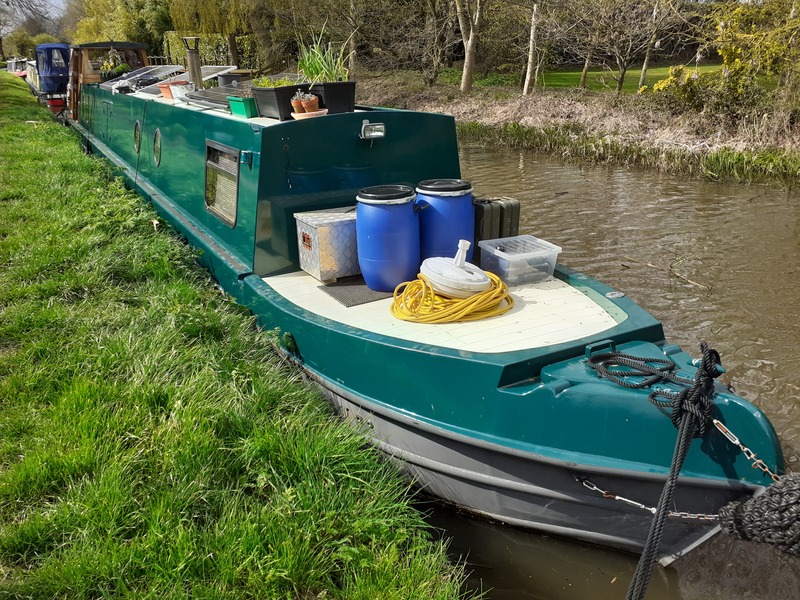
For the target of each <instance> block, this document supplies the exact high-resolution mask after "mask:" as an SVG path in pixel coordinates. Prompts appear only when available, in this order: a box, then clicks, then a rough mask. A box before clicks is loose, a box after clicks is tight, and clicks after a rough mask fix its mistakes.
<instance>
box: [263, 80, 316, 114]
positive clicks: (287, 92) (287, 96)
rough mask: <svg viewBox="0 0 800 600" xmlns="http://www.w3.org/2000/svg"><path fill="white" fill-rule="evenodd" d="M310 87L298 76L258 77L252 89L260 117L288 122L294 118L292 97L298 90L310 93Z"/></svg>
mask: <svg viewBox="0 0 800 600" xmlns="http://www.w3.org/2000/svg"><path fill="white" fill-rule="evenodd" d="M309 86H310V84H308V83H304V82H303V81H302V79H301V78H300V77H298V76H297V75H288V74H281V75H270V76H262V77H256V78H255V79H253V82H252V86H251V89H252V91H253V98H254V99H255V101H256V106H257V107H258V114H259V116H262V117H270V118H273V119H280V120H281V121H288V120H289V119H291V118H292V102H291V100H292V95H293V94H294V93H295V90H297V89H300V90H302V91H304V92H308V88H309Z"/></svg>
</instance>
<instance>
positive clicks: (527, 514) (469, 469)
mask: <svg viewBox="0 0 800 600" xmlns="http://www.w3.org/2000/svg"><path fill="white" fill-rule="evenodd" d="M306 372H307V373H308V374H309V376H310V377H311V379H312V380H314V381H315V382H316V383H317V384H319V385H320V387H321V388H322V389H323V391H324V393H325V394H326V396H327V397H328V398H329V399H330V400H331V402H332V403H333V405H334V406H335V407H336V409H337V410H338V412H339V413H340V414H341V415H342V416H343V417H344V418H345V419H346V420H348V421H349V422H351V423H352V424H353V425H354V426H355V427H357V428H358V429H360V430H361V431H362V432H363V433H365V435H367V436H368V437H369V438H370V440H371V442H372V444H373V445H374V446H375V447H376V448H378V449H379V450H380V451H381V452H383V453H384V454H385V455H386V456H387V457H389V458H390V459H392V460H395V461H396V462H397V465H398V467H399V468H400V469H401V471H403V472H404V473H405V474H406V475H407V476H409V477H410V478H411V479H412V480H413V481H414V483H415V484H416V486H418V487H419V488H420V489H422V490H423V491H424V492H425V493H427V494H429V495H431V496H434V497H436V498H440V499H444V500H445V501H447V502H450V503H453V504H455V505H457V506H458V507H460V508H462V509H464V510H467V511H468V512H471V513H474V514H477V515H480V516H482V517H485V518H489V519H492V520H496V521H500V522H503V523H506V524H509V525H513V526H516V527H521V528H524V529H530V530H534V531H538V532H542V533H548V534H555V535H560V536H565V537H569V538H573V539H577V540H582V541H586V542H590V543H595V544H598V545H602V546H608V547H613V548H618V549H621V550H626V551H630V552H636V553H638V552H640V551H641V550H642V548H643V547H644V545H645V542H646V540H647V536H648V532H649V529H650V525H651V521H652V518H653V514H652V512H651V511H650V510H647V509H646V508H644V507H645V506H646V507H654V506H656V505H657V504H658V499H659V496H660V494H661V491H662V489H663V487H664V483H665V479H666V478H665V476H663V475H656V474H648V473H642V472H633V471H627V470H624V469H612V468H598V467H595V466H592V465H585V464H579V463H575V462H567V461H558V460H553V459H550V458H547V457H544V456H541V455H536V454H532V453H526V452H521V451H516V452H515V451H513V450H510V449H509V448H506V447H503V446H499V445H496V444H491V443H487V442H482V441H480V440H476V439H474V438H470V437H468V436H463V435H458V434H454V433H452V432H450V431H447V430H445V429H440V428H437V427H433V426H430V425H427V424H425V423H423V422H421V421H419V420H416V419H413V418H410V417H407V416H405V415H403V414H402V413H400V412H392V411H387V410H385V409H383V408H382V407H381V406H379V405H377V404H375V403H372V402H370V401H368V400H365V399H363V398H358V397H356V396H354V395H353V394H352V393H349V392H348V391H346V390H343V389H342V388H341V387H339V386H337V385H336V384H334V383H333V382H331V381H330V380H327V379H326V378H323V377H320V376H319V375H318V374H315V373H313V372H310V371H308V370H306ZM584 481H586V482H589V483H590V484H594V486H596V487H597V488H600V489H602V490H606V491H611V492H612V493H613V494H614V495H616V496H619V497H622V498H625V499H628V500H631V501H634V502H637V503H639V504H641V505H643V506H635V505H633V504H630V503H627V502H625V501H623V500H618V499H612V498H606V497H604V496H603V495H602V494H601V493H600V492H598V491H593V490H592V489H590V488H589V487H587V486H586V485H584V483H583V482H584ZM762 489H763V488H761V487H760V486H754V485H749V484H743V483H739V482H733V481H718V480H703V479H697V478H686V477H681V478H679V480H678V485H677V487H676V489H675V495H674V504H673V506H674V509H675V510H676V511H680V512H684V513H687V514H691V515H693V518H678V517H675V518H670V519H668V520H667V524H666V527H665V529H664V534H663V538H662V544H661V547H660V551H659V560H660V561H661V563H662V564H664V565H666V564H669V563H670V562H672V561H673V560H675V559H676V558H678V557H680V556H682V555H683V554H685V553H686V552H688V551H689V550H691V549H692V548H694V547H695V546H696V545H698V544H699V543H702V542H703V541H705V540H706V539H707V538H708V537H710V536H712V535H714V534H715V533H717V531H718V527H717V525H716V521H715V520H713V519H709V518H707V517H708V516H712V517H713V515H715V514H716V513H717V512H718V510H719V508H720V507H721V506H723V505H725V504H727V503H728V502H732V501H735V500H739V499H742V498H746V497H750V496H752V495H753V494H754V493H759V492H760V491H761V490H762Z"/></svg>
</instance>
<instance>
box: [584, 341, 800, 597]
mask: <svg viewBox="0 0 800 600" xmlns="http://www.w3.org/2000/svg"><path fill="white" fill-rule="evenodd" d="M700 349H701V351H702V354H703V358H702V361H701V363H700V365H699V367H698V369H697V373H695V377H694V379H692V380H689V379H685V378H682V377H679V376H677V375H675V374H674V373H673V370H674V369H675V367H676V365H675V363H674V362H673V361H671V360H670V359H668V358H663V359H662V358H643V357H637V356H632V355H630V354H624V353H620V352H609V353H605V354H598V355H595V356H592V357H591V358H590V359H589V361H588V362H589V366H590V367H591V368H592V369H594V370H595V371H596V372H597V373H598V375H599V376H600V377H604V378H606V379H608V380H610V381H613V382H614V383H617V384H618V385H621V386H623V387H626V388H630V389H644V388H647V387H650V386H652V385H653V384H655V383H658V382H660V381H671V382H674V383H679V384H682V385H684V386H688V385H689V384H691V385H690V386H689V387H684V388H683V389H682V390H681V391H679V392H671V391H669V390H664V389H658V390H653V391H651V393H650V396H649V398H650V401H651V402H653V403H654V404H656V405H657V406H660V407H663V408H667V407H670V408H672V415H671V418H672V422H673V424H675V426H676V427H677V428H678V439H677V440H676V442H675V451H674V453H673V456H672V464H671V466H670V471H669V475H668V476H667V481H666V483H665V485H664V489H663V490H662V493H661V498H660V499H659V502H658V507H657V509H656V513H655V516H654V517H653V521H652V523H651V526H650V532H649V534H648V536H647V542H646V543H645V547H644V550H643V551H642V555H641V557H640V559H639V564H638V565H637V567H636V571H635V573H634V576H633V579H632V580H631V584H630V587H629V588H628V596H627V600H640V599H641V598H643V597H644V594H645V592H646V591H647V586H648V584H649V582H650V576H651V574H652V569H653V565H654V564H655V560H656V556H657V553H658V549H659V546H660V545H661V538H662V534H663V530H664V525H665V523H666V518H667V516H668V514H669V508H670V505H671V503H672V497H673V492H674V489H675V484H676V482H677V478H678V474H679V473H680V470H681V467H682V465H683V462H684V460H685V459H686V454H687V453H688V450H689V446H690V444H691V440H692V438H693V437H701V436H703V435H704V434H705V432H706V430H707V429H708V427H709V425H710V424H711V423H713V422H714V421H713V419H712V413H711V406H712V404H711V400H712V398H713V396H714V379H715V378H716V377H718V376H719V375H720V374H721V373H723V372H724V369H723V368H722V365H721V364H720V357H719V353H718V352H716V350H712V349H710V348H709V347H708V345H707V344H706V343H705V342H703V343H701V344H700ZM620 366H622V367H625V370H619V369H617V370H614V369H613V367H620ZM723 429H725V428H724V427H723ZM725 431H727V430H725ZM725 431H723V434H724V435H725V436H726V437H727V438H728V439H729V441H731V443H733V444H735V445H738V446H739V447H740V449H741V450H742V451H743V452H744V454H745V456H747V457H748V459H750V460H753V461H754V462H753V466H754V467H757V468H761V469H762V470H764V472H765V473H767V474H769V475H770V476H771V477H772V478H773V479H774V480H775V483H774V484H772V485H771V486H769V487H768V488H767V489H766V491H765V492H764V493H763V494H761V495H760V496H758V497H755V498H751V499H749V500H746V501H744V502H731V503H730V504H727V505H726V506H724V507H722V509H720V512H719V515H718V517H719V523H720V525H721V528H722V530H723V531H725V532H726V533H728V534H729V535H732V536H734V537H738V538H739V539H742V540H748V541H753V542H763V543H768V544H771V545H772V546H774V547H776V548H777V549H778V550H780V551H782V552H784V553H786V554H791V555H794V556H800V477H797V476H782V477H781V476H779V475H777V474H775V473H773V472H772V471H770V470H769V469H768V468H767V467H766V466H765V465H764V464H763V461H760V460H758V459H757V457H756V456H755V454H753V453H752V451H750V450H749V449H748V448H747V447H746V446H744V445H743V444H742V443H741V442H739V440H738V439H737V438H736V437H735V436H733V434H732V433H731V432H730V431H727V433H726V432H725Z"/></svg>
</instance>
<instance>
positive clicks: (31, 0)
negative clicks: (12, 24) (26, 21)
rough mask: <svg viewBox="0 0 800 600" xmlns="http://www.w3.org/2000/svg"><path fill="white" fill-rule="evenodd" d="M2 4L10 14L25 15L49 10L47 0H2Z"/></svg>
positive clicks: (33, 14)
mask: <svg viewBox="0 0 800 600" xmlns="http://www.w3.org/2000/svg"><path fill="white" fill-rule="evenodd" d="M3 4H4V5H5V6H6V8H7V9H8V10H9V11H10V12H11V13H12V14H15V13H16V14H20V15H24V16H26V17H30V16H41V15H45V14H47V13H48V11H49V4H48V2H47V0H3Z"/></svg>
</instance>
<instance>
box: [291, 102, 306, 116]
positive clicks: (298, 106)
mask: <svg viewBox="0 0 800 600" xmlns="http://www.w3.org/2000/svg"><path fill="white" fill-rule="evenodd" d="M292 110H294V112H296V113H303V112H305V110H304V109H303V102H302V100H292Z"/></svg>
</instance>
